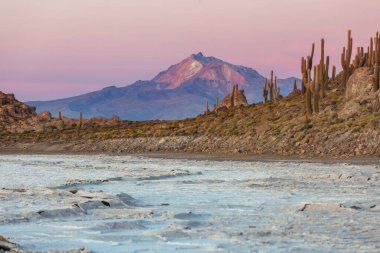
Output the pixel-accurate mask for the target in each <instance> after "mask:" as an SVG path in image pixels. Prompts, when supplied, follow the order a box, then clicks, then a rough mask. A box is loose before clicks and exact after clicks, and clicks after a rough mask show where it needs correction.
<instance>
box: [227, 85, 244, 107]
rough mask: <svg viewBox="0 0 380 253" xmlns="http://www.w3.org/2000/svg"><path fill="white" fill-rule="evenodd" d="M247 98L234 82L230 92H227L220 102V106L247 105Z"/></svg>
mask: <svg viewBox="0 0 380 253" xmlns="http://www.w3.org/2000/svg"><path fill="white" fill-rule="evenodd" d="M247 105H248V102H247V98H246V96H245V95H244V90H239V86H238V85H237V84H236V85H234V86H233V88H232V91H231V93H230V94H227V95H226V96H225V97H224V98H223V100H222V103H221V104H220V107H227V108H230V107H235V106H237V107H239V106H247Z"/></svg>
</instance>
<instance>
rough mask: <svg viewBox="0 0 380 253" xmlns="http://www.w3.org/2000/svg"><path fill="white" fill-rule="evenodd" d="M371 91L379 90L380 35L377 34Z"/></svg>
mask: <svg viewBox="0 0 380 253" xmlns="http://www.w3.org/2000/svg"><path fill="white" fill-rule="evenodd" d="M373 74H374V76H373V89H374V91H377V90H378V89H379V86H380V84H379V80H380V35H379V33H378V32H377V33H376V38H375V52H374V71H373Z"/></svg>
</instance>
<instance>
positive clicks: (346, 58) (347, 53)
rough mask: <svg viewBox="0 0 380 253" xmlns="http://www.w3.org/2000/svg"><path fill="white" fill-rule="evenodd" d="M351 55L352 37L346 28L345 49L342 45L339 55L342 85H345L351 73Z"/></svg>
mask: <svg viewBox="0 0 380 253" xmlns="http://www.w3.org/2000/svg"><path fill="white" fill-rule="evenodd" d="M351 55H352V37H351V30H348V34H347V49H346V48H345V47H343V52H342V55H341V64H342V68H343V87H346V85H347V81H348V78H349V77H350V75H351V66H350V64H351Z"/></svg>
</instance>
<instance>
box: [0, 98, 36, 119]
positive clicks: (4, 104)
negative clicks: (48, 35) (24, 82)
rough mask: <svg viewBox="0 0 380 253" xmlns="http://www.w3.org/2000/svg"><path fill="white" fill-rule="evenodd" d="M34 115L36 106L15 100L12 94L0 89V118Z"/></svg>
mask: <svg viewBox="0 0 380 253" xmlns="http://www.w3.org/2000/svg"><path fill="white" fill-rule="evenodd" d="M34 115H36V108H35V107H32V106H28V105H26V104H24V103H21V102H19V101H18V100H16V98H15V95H14V94H11V93H10V94H5V93H3V92H1V91H0V118H1V119H2V120H6V119H10V118H19V119H21V118H26V117H30V116H34Z"/></svg>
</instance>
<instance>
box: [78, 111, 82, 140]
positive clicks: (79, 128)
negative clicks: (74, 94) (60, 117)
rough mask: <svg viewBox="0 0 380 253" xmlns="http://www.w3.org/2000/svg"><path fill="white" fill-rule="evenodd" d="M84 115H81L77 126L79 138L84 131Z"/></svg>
mask: <svg viewBox="0 0 380 253" xmlns="http://www.w3.org/2000/svg"><path fill="white" fill-rule="evenodd" d="M82 121H83V115H82V112H80V113H79V120H78V126H77V136H79V134H80V130H81V129H82V124H83V122H82Z"/></svg>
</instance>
